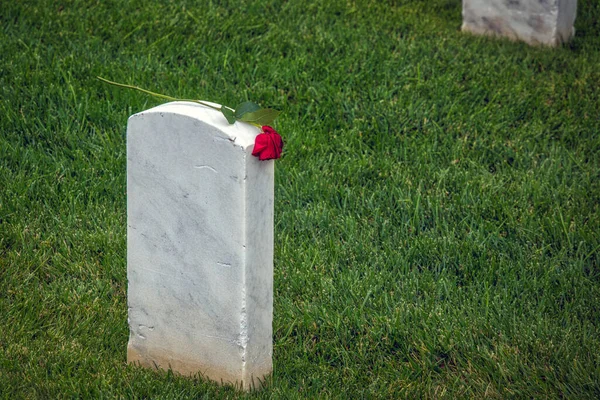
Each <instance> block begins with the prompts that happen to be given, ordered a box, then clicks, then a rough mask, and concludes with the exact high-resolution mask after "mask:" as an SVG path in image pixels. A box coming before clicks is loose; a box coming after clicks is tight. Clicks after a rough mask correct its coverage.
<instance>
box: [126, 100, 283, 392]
mask: <svg viewBox="0 0 600 400" xmlns="http://www.w3.org/2000/svg"><path fill="white" fill-rule="evenodd" d="M258 133H259V129H258V128H256V127H253V126H250V125H248V124H244V123H239V122H236V123H235V124H234V125H229V124H228V123H227V121H226V120H225V118H224V117H223V116H222V114H221V113H219V112H218V111H215V110H212V109H209V108H207V107H204V106H202V105H198V104H195V103H188V102H174V103H168V104H165V105H162V106H159V107H156V108H153V109H151V110H148V111H145V112H142V113H139V114H136V115H133V116H132V117H131V118H130V120H129V124H128V131H127V221H128V231H127V235H128V238H127V248H128V251H127V266H128V281H129V282H128V307H129V310H128V314H129V326H130V339H129V344H128V353H127V355H128V361H129V362H133V363H139V364H141V365H143V366H146V367H151V368H152V367H159V368H162V369H168V368H171V369H172V370H173V371H176V372H179V373H181V374H184V375H193V374H196V373H201V374H202V375H204V376H206V377H208V378H211V379H214V380H216V381H223V382H229V383H237V384H243V386H244V387H245V388H248V387H251V386H255V385H257V384H258V383H259V381H260V380H261V379H262V378H264V377H265V375H267V374H269V373H270V372H271V370H272V361H271V359H272V302H273V298H272V293H273V278H272V277H273V264H272V262H273V177H274V166H273V161H259V160H258V159H257V158H256V157H253V156H252V155H251V151H252V145H253V143H254V137H255V136H256V135H257V134H258Z"/></svg>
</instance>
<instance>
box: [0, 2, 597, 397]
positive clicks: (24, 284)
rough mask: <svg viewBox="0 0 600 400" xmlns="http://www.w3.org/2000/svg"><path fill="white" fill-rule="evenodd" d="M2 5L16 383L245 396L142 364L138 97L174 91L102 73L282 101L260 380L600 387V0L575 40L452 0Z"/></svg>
mask: <svg viewBox="0 0 600 400" xmlns="http://www.w3.org/2000/svg"><path fill="white" fill-rule="evenodd" d="M4 3H5V4H4ZM4 3H3V4H2V12H1V13H0V397H2V398H7V399H9V398H10V399H18V398H40V399H49V398H65V397H69V398H71V397H82V398H97V397H102V398H112V397H121V398H134V397H135V398H182V399H183V398H227V397H237V396H245V395H244V394H243V393H240V392H237V391H236V390H235V389H234V388H232V387H220V386H217V385H215V384H213V383H210V382H206V381H204V380H202V379H184V378H182V377H178V376H175V375H173V374H172V373H166V372H163V373H158V372H154V371H149V370H144V369H140V368H136V367H132V366H128V365H127V364H126V355H125V348H126V344H127V339H128V327H127V306H126V289H127V282H126V262H125V253H126V245H125V234H126V229H125V227H126V214H125V211H126V210H125V197H126V185H125V167H126V157H125V128H126V120H127V117H128V116H129V115H131V114H133V113H135V112H138V111H141V110H144V109H146V108H149V107H151V106H154V105H157V104H160V101H158V100H156V99H153V98H149V97H147V96H144V95H143V94H140V93H136V92H132V91H127V90H122V89H118V88H113V87H110V86H107V85H105V84H102V83H101V82H99V81H97V80H95V79H94V77H95V76H96V75H101V76H104V77H107V78H109V79H113V80H116V81H120V82H126V83H131V84H136V85H139V86H142V87H145V88H148V89H150V90H154V91H157V92H162V93H166V94H169V95H172V96H177V97H183V98H201V99H206V100H211V101H215V102H219V103H224V104H228V105H232V106H233V105H235V104H237V103H238V102H240V101H244V100H253V101H256V102H258V103H260V104H261V105H263V106H265V107H273V108H277V109H280V110H281V111H282V112H283V113H282V116H280V118H279V119H278V120H277V122H276V128H277V129H278V130H279V131H280V133H281V134H282V135H283V137H284V139H285V141H286V147H285V154H284V157H283V158H282V159H281V160H278V161H277V164H276V169H277V175H276V189H275V190H276V205H275V214H276V225H275V249H276V252H275V303H274V308H275V309H274V323H273V328H274V338H273V340H274V373H273V375H272V377H271V378H269V380H268V382H267V387H266V388H265V389H264V390H262V391H260V392H257V393H252V394H250V395H248V396H249V397H251V398H295V397H305V398H316V397H320V398H328V397H330V398H361V397H366V398H373V397H384V398H385V397H387V398H398V397H401V398H483V397H490V398H559V397H567V398H577V399H581V398H598V397H600V383H599V382H600V351H599V349H600V267H599V261H600V258H599V252H600V210H599V204H600V135H599V133H600V119H599V116H600V94H599V93H600V84H599V82H600V26H599V25H598V23H597V21H598V19H600V5H599V4H598V3H597V2H596V1H593V0H580V1H579V2H578V3H579V4H578V11H579V13H578V14H579V15H578V19H577V22H576V29H577V36H576V37H575V39H574V40H573V41H572V42H571V43H570V44H568V45H565V46H563V47H561V48H558V49H548V48H532V47H529V46H527V45H524V44H521V43H514V42H510V41H506V40H494V39H490V38H482V37H475V36H470V35H465V34H461V33H460V31H459V28H460V24H461V5H460V1H458V0H427V1H425V0H404V1H402V0H398V1H383V0H380V1H366V0H357V1H354V2H351V1H337V0H329V1H306V0H290V1H274V0H256V1H254V0H252V1H250V0H247V1H236V2H228V1H219V2H216V1H200V2H195V1H169V2H166V1H162V2H159V1H155V2H148V1H146V2H139V1H133V0H131V1H126V0H122V1H114V0H112V1H110V0H109V1H77V0H74V1H68V0H65V1H49V0H39V1H29V2H4ZM25 3H28V4H25Z"/></svg>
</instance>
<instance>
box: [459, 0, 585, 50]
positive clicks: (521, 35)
mask: <svg viewBox="0 0 600 400" xmlns="http://www.w3.org/2000/svg"><path fill="white" fill-rule="evenodd" d="M576 12H577V0H463V25H462V30H463V31H468V32H472V33H476V34H491V35H499V36H505V37H508V38H511V39H515V40H523V41H525V42H528V43H530V44H546V45H551V46H556V45H559V44H561V43H564V42H567V41H568V40H569V39H571V37H572V36H573V35H574V34H575V29H574V28H573V24H574V22H575V16H576Z"/></svg>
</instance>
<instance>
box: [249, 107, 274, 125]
mask: <svg viewBox="0 0 600 400" xmlns="http://www.w3.org/2000/svg"><path fill="white" fill-rule="evenodd" d="M278 115H279V111H277V110H273V109H272V108H261V109H260V110H257V111H254V112H249V113H246V114H244V115H243V116H242V117H241V118H239V120H240V121H244V122H251V123H254V124H258V125H270V124H271V122H273V120H275V118H277V116H278Z"/></svg>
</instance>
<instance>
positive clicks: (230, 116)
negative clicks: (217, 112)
mask: <svg viewBox="0 0 600 400" xmlns="http://www.w3.org/2000/svg"><path fill="white" fill-rule="evenodd" d="M221 112H222V113H223V115H224V116H225V118H227V122H229V123H230V124H233V123H235V121H236V119H237V118H235V114H234V112H233V110H232V109H231V108H228V107H225V106H222V107H221Z"/></svg>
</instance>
